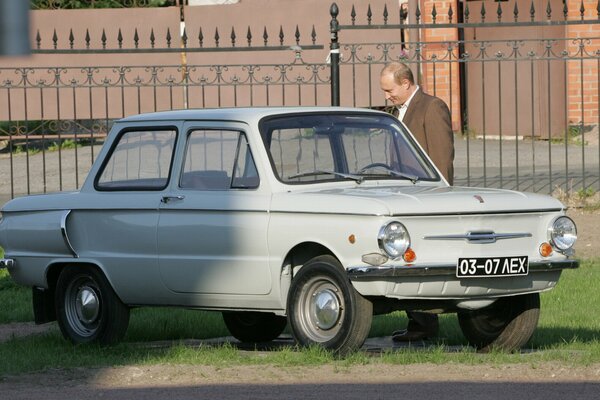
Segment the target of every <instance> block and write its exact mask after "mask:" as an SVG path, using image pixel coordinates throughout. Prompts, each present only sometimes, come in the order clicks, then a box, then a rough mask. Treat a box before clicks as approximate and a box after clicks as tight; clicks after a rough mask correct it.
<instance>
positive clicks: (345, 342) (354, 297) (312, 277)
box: [287, 256, 373, 355]
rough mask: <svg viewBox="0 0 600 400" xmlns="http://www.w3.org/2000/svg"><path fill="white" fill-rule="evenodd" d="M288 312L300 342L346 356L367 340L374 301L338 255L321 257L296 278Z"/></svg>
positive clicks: (303, 268)
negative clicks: (353, 279)
mask: <svg viewBox="0 0 600 400" xmlns="http://www.w3.org/2000/svg"><path fill="white" fill-rule="evenodd" d="M326 306H327V307H326ZM287 313H288V321H289V323H290V327H291V329H292V333H293V335H294V338H295V339H296V341H297V342H298V344H299V345H301V346H310V345H313V344H318V345H321V346H323V347H325V348H326V349H330V350H333V351H334V352H335V353H337V354H341V355H343V354H346V353H349V352H352V351H354V350H357V349H359V348H360V347H361V346H362V345H363V343H364V342H365V340H366V338H367V336H368V334H369V330H370V329H371V321H372V319H373V304H372V303H371V302H370V301H369V300H367V299H365V298H364V297H362V296H361V295H360V294H359V293H358V292H357V291H356V290H355V289H354V287H353V286H352V284H351V283H350V280H349V279H348V276H347V275H346V273H345V272H344V269H343V267H342V265H341V264H340V263H339V262H338V261H337V260H336V259H335V258H334V257H332V256H319V257H315V258H313V259H311V260H310V261H308V262H307V263H306V264H305V265H304V266H303V267H302V268H300V270H299V271H298V273H297V274H296V275H295V276H294V278H293V279H292V284H291V287H290V291H289V293H288V302H287Z"/></svg>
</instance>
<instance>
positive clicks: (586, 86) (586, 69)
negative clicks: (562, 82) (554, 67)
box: [566, 0, 600, 125]
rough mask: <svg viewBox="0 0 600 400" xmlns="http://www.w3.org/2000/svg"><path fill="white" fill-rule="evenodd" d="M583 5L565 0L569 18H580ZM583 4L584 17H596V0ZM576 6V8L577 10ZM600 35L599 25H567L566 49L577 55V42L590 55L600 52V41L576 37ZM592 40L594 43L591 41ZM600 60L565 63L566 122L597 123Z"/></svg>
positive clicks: (576, 0)
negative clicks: (583, 40)
mask: <svg viewBox="0 0 600 400" xmlns="http://www.w3.org/2000/svg"><path fill="white" fill-rule="evenodd" d="M581 5H582V1H581V0H568V1H567V6H568V8H569V15H570V16H569V20H578V19H581V17H580V14H579V9H580V7H581ZM583 6H584V8H585V12H584V19H595V18H597V17H598V15H597V13H598V11H597V10H596V6H597V2H596V0H583ZM576 10H577V11H576ZM599 35H600V25H598V24H589V25H574V26H567V27H566V37H567V38H569V39H572V40H569V41H568V43H567V49H566V50H567V51H568V52H569V54H570V55H580V54H581V49H580V46H581V45H584V46H585V52H586V53H587V54H589V55H593V54H596V56H598V54H600V53H599V52H600V42H598V41H595V42H593V43H590V42H587V41H586V42H585V43H583V42H582V41H581V40H578V39H579V38H581V37H598V36H599ZM594 44H595V45H594ZM599 63H600V60H599V59H598V58H597V59H596V60H593V59H592V60H584V61H579V60H572V61H569V62H568V63H567V71H568V82H567V94H568V104H569V106H568V116H567V118H568V120H569V124H579V123H583V124H584V125H598V123H599V121H600V120H599V117H600V116H599V107H600V106H599V103H598V94H599V90H600V89H599V86H598V81H599V80H600V71H599V69H598V66H599Z"/></svg>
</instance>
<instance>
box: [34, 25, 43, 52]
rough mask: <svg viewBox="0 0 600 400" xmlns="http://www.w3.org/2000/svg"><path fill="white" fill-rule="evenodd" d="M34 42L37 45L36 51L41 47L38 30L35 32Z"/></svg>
mask: <svg viewBox="0 0 600 400" xmlns="http://www.w3.org/2000/svg"><path fill="white" fill-rule="evenodd" d="M35 42H36V43H37V48H38V50H39V49H40V47H42V37H41V36H40V30H39V29H38V30H37V34H36V35H35Z"/></svg>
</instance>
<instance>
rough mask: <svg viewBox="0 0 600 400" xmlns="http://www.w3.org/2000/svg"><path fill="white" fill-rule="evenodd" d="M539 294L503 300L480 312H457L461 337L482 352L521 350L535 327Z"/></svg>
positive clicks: (504, 298)
mask: <svg viewBox="0 0 600 400" xmlns="http://www.w3.org/2000/svg"><path fill="white" fill-rule="evenodd" d="M539 315H540V295H539V293H532V294H526V295H521V296H513V297H503V298H501V299H498V300H496V301H495V302H494V303H493V304H492V305H490V306H489V307H485V308H482V309H481V310H474V311H468V312H459V313H458V322H459V324H460V328H461V329H462V332H463V334H464V335H465V337H466V338H467V340H468V341H469V343H470V344H471V345H472V346H475V347H476V348H477V349H478V350H479V351H480V352H482V353H486V352H489V351H490V350H493V349H497V350H503V351H514V350H518V349H520V348H521V347H523V346H524V345H525V344H526V343H527V342H528V341H529V339H531V336H533V332H534V331H535V328H536V327H537V324H538V319H539Z"/></svg>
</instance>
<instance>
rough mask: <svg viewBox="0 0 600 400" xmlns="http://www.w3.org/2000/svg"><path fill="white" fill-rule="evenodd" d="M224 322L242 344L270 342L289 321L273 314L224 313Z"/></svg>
mask: <svg viewBox="0 0 600 400" xmlns="http://www.w3.org/2000/svg"><path fill="white" fill-rule="evenodd" d="M223 321H225V325H226V326H227V329H228V330H229V333H231V335H232V336H233V337H234V338H236V339H237V340H239V341H240V342H251V343H256V342H270V341H271V340H273V339H276V338H277V337H278V336H279V335H281V332H283V330H284V329H285V326H286V325H287V319H286V318H285V317H281V316H279V315H275V314H272V313H262V312H244V311H241V312H233V311H231V312H229V311H228V312H224V313H223Z"/></svg>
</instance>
